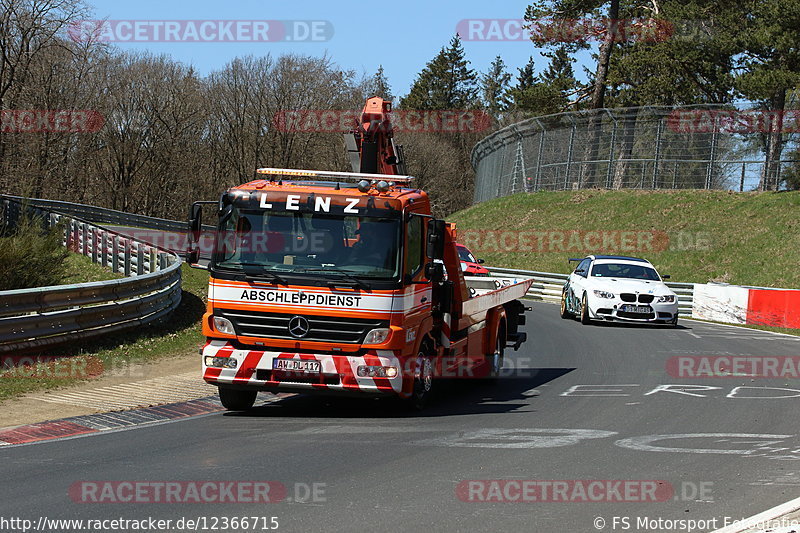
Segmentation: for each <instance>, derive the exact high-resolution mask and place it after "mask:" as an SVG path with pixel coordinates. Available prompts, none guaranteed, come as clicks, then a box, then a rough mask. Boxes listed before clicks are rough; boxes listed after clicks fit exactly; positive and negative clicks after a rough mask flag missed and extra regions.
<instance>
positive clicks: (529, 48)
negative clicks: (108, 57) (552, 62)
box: [86, 0, 581, 96]
mask: <svg viewBox="0 0 800 533" xmlns="http://www.w3.org/2000/svg"><path fill="white" fill-rule="evenodd" d="M86 1H87V3H88V4H89V5H90V6H92V7H93V8H94V15H93V16H94V17H95V18H96V19H108V20H125V21H129V20H140V21H162V20H163V21H175V20H181V21H185V20H190V21H207V20H213V21H217V20H240V21H256V20H267V21H270V20H296V21H309V20H316V21H325V25H326V27H328V28H332V29H333V36H332V37H331V38H330V39H328V40H324V41H320V42H308V41H305V42H291V41H280V42H185V41H181V42H164V43H154V42H137V43H116V44H115V46H117V47H119V48H121V49H123V50H149V51H151V52H154V53H158V54H162V53H163V54H167V55H170V56H172V57H173V58H174V59H176V60H179V61H181V62H184V63H187V64H191V65H193V66H194V67H195V68H196V69H197V70H198V71H199V72H200V73H201V74H203V75H205V74H208V73H209V72H211V71H213V70H217V69H220V68H222V67H223V66H224V65H225V64H226V63H227V62H228V61H230V60H231V59H233V58H235V57H237V56H244V55H247V54H253V55H265V54H268V53H270V54H273V55H280V54H282V53H298V54H307V55H314V56H322V55H324V54H326V53H327V55H328V56H329V57H330V58H331V59H332V60H333V61H334V62H335V63H336V64H338V65H339V66H340V67H341V68H343V69H346V70H349V69H352V70H355V71H356V73H357V74H359V75H360V74H366V75H372V74H373V73H375V71H376V70H377V69H378V66H379V65H383V67H384V71H385V73H386V75H387V77H388V79H389V83H390V85H391V88H392V92H393V93H394V94H395V95H396V96H399V95H404V94H407V93H408V91H409V89H410V87H411V85H412V83H413V81H414V78H415V76H416V75H417V74H418V73H419V72H420V70H422V68H424V67H425V64H426V63H427V62H428V61H430V60H431V59H432V58H433V57H434V55H436V53H437V52H438V51H439V49H440V48H441V47H442V46H446V45H447V44H448V43H449V41H450V39H451V38H452V37H453V35H454V34H455V33H456V26H457V24H458V23H459V21H461V20H464V19H521V18H522V15H523V14H524V12H525V7H526V5H527V2H526V1H524V0H502V1H495V2H491V1H486V0H458V1H452V0H406V1H403V2H355V1H348V0H339V1H332V0H295V1H285V0H281V1H278V0H227V1H224V2H220V1H218V0H86ZM198 24H199V23H198ZM298 27H299V28H301V29H302V28H304V27H305V26H304V24H301V25H300V26H298ZM464 48H465V50H466V55H467V59H468V60H469V61H470V62H471V65H470V66H471V67H472V68H473V69H475V70H477V71H478V72H485V71H486V70H488V67H489V65H490V63H491V62H492V60H493V59H494V57H495V56H497V55H500V56H501V57H502V58H503V60H504V61H505V63H506V65H507V66H508V70H509V71H510V72H512V73H514V74H516V73H517V70H516V69H517V68H518V67H522V66H523V65H524V64H525V63H527V61H528V58H529V57H530V56H532V55H533V56H534V60H535V61H536V67H537V71H541V70H543V69H544V68H545V67H546V65H547V60H546V59H545V58H542V57H541V55H540V54H539V53H538V51H537V49H536V48H535V47H534V45H533V44H532V43H531V42H530V41H526V40H514V41H480V40H475V41H465V42H464ZM580 71H581V68H580V67H579V66H576V73H578V74H580Z"/></svg>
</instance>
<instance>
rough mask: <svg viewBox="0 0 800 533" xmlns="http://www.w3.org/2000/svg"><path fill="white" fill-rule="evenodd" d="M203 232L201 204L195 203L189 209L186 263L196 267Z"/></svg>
mask: <svg viewBox="0 0 800 533" xmlns="http://www.w3.org/2000/svg"><path fill="white" fill-rule="evenodd" d="M202 232H203V204H202V203H201V202H195V203H193V204H192V206H191V207H190V208H189V234H188V236H187V237H188V239H187V250H186V262H187V263H189V265H196V264H197V262H198V261H199V260H200V238H201V236H202Z"/></svg>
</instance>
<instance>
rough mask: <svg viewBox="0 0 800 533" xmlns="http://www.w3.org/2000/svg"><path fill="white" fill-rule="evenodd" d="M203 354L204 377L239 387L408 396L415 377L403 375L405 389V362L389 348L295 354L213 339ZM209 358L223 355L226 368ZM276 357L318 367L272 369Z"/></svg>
mask: <svg viewBox="0 0 800 533" xmlns="http://www.w3.org/2000/svg"><path fill="white" fill-rule="evenodd" d="M201 353H202V358H201V359H202V364H203V379H204V380H205V381H206V382H208V383H210V384H212V385H218V386H219V385H223V386H230V387H235V388H242V389H255V390H263V391H270V392H325V393H344V394H357V395H364V394H366V395H374V396H383V395H395V396H401V397H407V396H408V395H409V392H410V390H411V379H413V378H408V377H407V378H406V381H407V382H408V383H409V386H408V388H407V390H406V391H404V387H403V382H404V375H403V370H404V369H403V364H402V362H401V361H400V359H398V358H397V357H396V356H395V354H394V352H393V351H391V350H366V352H359V354H358V355H350V354H342V355H331V354H315V353H294V352H280V351H265V350H250V349H246V348H236V347H234V346H233V345H232V344H230V343H229V342H227V341H223V340H211V341H209V342H208V343H207V344H206V345H205V346H204V347H203V349H202V352H201ZM209 357H211V358H217V360H218V362H219V361H222V360H225V359H227V360H228V361H229V363H230V366H224V367H220V366H214V365H207V364H206V362H207V358H209ZM275 359H296V360H305V361H318V362H319V363H320V368H321V371H320V372H314V373H307V372H296V371H293V372H289V371H280V370H273V361H274V360H275ZM231 360H232V361H235V363H233V362H232V361H231ZM234 365H235V366H234ZM360 367H362V368H361V372H359V369H360ZM363 367H367V368H370V367H371V368H375V367H383V368H385V369H389V368H394V369H396V375H395V376H394V377H368V376H367V375H365V374H366V372H365V371H364V368H363ZM390 373H391V371H390Z"/></svg>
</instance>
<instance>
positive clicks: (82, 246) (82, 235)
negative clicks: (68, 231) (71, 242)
mask: <svg viewBox="0 0 800 533" xmlns="http://www.w3.org/2000/svg"><path fill="white" fill-rule="evenodd" d="M78 245H79V250H80V254H81V255H86V224H84V223H83V222H81V223H80V224H79V225H78Z"/></svg>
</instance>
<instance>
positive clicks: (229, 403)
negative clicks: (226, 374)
mask: <svg viewBox="0 0 800 533" xmlns="http://www.w3.org/2000/svg"><path fill="white" fill-rule="evenodd" d="M218 389H219V401H220V402H222V406H223V407H224V408H225V409H227V410H228V411H247V410H248V409H250V408H251V407H253V404H254V403H256V396H258V391H254V390H240V389H229V388H228V387H223V386H219V387H218Z"/></svg>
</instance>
